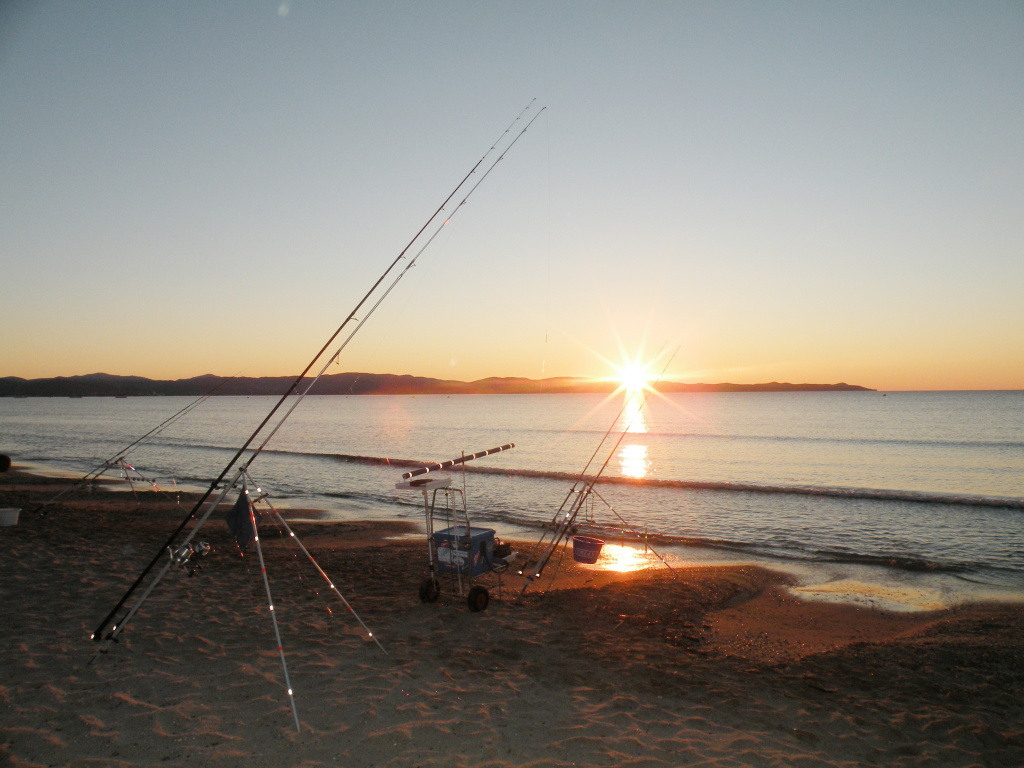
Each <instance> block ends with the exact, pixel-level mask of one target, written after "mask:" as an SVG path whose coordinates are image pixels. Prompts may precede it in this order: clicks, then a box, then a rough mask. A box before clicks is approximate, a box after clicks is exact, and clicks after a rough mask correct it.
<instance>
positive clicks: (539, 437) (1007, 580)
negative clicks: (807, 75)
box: [0, 391, 1024, 611]
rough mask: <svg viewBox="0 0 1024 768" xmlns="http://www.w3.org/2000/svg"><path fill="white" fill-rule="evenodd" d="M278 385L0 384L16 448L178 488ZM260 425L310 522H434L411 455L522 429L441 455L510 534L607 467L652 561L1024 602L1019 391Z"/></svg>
mask: <svg viewBox="0 0 1024 768" xmlns="http://www.w3.org/2000/svg"><path fill="white" fill-rule="evenodd" d="M277 400H278V399H277V398H269V397H209V398H206V399H200V400H197V399H193V398H177V397H129V398H101V397H85V398H52V397H50V398H0V453H5V454H7V455H9V456H11V458H12V460H13V461H14V462H15V463H16V464H19V465H25V466H28V467H29V468H31V469H34V470H36V471H41V472H48V473H53V474H58V475H60V476H62V477H67V478H68V479H69V482H70V481H71V480H72V479H74V478H76V477H81V476H83V475H85V474H86V473H88V472H90V471H94V470H96V469H97V468H101V467H104V466H105V464H106V463H107V462H113V463H114V466H113V467H112V468H110V469H109V470H107V471H106V472H105V477H107V478H109V479H111V480H113V481H115V482H116V483H118V484H119V485H120V487H123V488H124V489H125V490H126V491H129V490H131V488H133V487H134V488H138V487H145V488H149V487H156V488H159V489H160V490H162V491H164V492H165V493H166V495H167V499H168V504H175V503H178V502H177V501H176V491H179V490H198V489H202V490H205V489H206V488H207V487H209V485H210V484H211V482H212V481H213V480H214V479H215V478H217V477H218V476H219V475H220V474H221V472H222V471H223V470H224V469H225V467H226V466H227V465H228V463H229V462H230V461H232V459H233V457H235V456H236V455H237V454H238V451H239V448H240V447H241V446H243V445H245V444H246V442H247V441H248V440H249V439H250V437H251V436H252V435H253V434H254V433H256V432H257V429H258V428H259V425H260V424H261V423H262V422H263V421H264V419H265V418H266V417H267V415H268V414H269V413H270V412H271V409H272V408H273V407H274V405H275V403H277ZM292 406H295V407H294V410H290V409H291V408H292ZM289 411H290V413H289ZM286 413H288V414H289V415H288V418H287V419H286V420H285V421H284V422H283V423H281V424H280V425H279V426H278V422H279V420H280V418H281V416H282V415H284V414H286ZM275 427H278V428H277V429H276V431H273V430H274V428H275ZM140 438H143V439H141V440H140ZM264 442H265V446H264V447H262V449H261V451H260V453H259V455H258V456H256V457H255V458H254V459H253V460H252V463H251V464H250V465H249V473H250V477H251V478H252V479H253V480H254V482H257V483H258V484H259V486H260V488H261V491H262V492H263V493H265V494H267V496H268V499H269V501H270V502H271V503H273V504H274V505H275V506H276V507H278V508H280V509H285V510H291V514H292V516H293V517H296V518H297V519H307V520H311V521H312V520H315V521H317V522H320V523H323V524H327V525H329V524H331V523H332V522H336V521H345V520H352V519H370V520H392V519H399V520H416V521H422V520H423V515H424V510H423V495H422V494H421V493H420V492H418V491H415V490H407V489H400V488H397V487H396V485H398V484H399V483H400V481H401V480H402V475H403V473H406V472H409V471H412V470H413V469H416V468H418V467H421V466H427V465H429V464H430V463H434V462H438V463H440V462H445V461H449V460H452V459H461V458H462V457H464V456H467V455H471V454H474V453H479V452H482V451H486V450H489V449H491V448H495V447H498V446H502V445H508V444H514V446H515V447H514V448H511V449H508V450H505V451H501V452H498V453H495V454H492V455H488V456H484V457H481V458H477V459H473V460H468V461H465V462H463V463H461V464H459V465H456V466H455V467H453V468H452V470H449V471H447V472H445V474H446V475H447V476H449V477H450V478H451V483H452V485H454V486H456V487H458V488H460V489H462V490H463V492H464V493H465V498H466V500H467V510H468V513H469V515H470V517H471V522H472V525H474V526H483V527H488V528H493V529H495V531H497V532H498V535H499V537H501V536H506V537H510V538H514V539H517V540H524V539H525V540H529V539H530V538H531V537H533V536H537V537H540V536H541V535H542V534H543V531H544V530H545V526H548V527H549V526H550V524H551V523H552V522H553V521H554V520H555V519H556V517H557V516H558V515H559V514H564V512H563V513H560V512H559V510H560V509H563V510H564V509H565V508H567V506H568V504H569V503H571V501H572V499H573V498H574V495H573V494H574V490H573V489H574V488H579V487H581V484H580V483H579V482H578V481H579V478H580V477H581V476H589V477H595V476H597V477H598V481H597V482H596V483H595V484H594V486H593V490H594V492H593V493H592V494H591V495H590V496H589V498H588V501H587V503H586V504H585V505H584V506H583V508H582V509H581V511H580V514H579V516H578V517H577V522H578V523H579V524H580V526H581V532H582V533H587V534H588V535H594V536H597V537H599V538H601V539H602V540H604V541H606V542H607V543H608V545H609V546H612V545H615V546H619V547H627V548H631V549H636V550H638V551H642V552H643V553H644V557H643V558H640V560H641V561H643V562H650V563H653V565H651V566H650V567H656V568H662V567H664V568H668V569H671V570H672V571H673V572H678V570H679V569H680V568H685V567H688V566H693V565H714V564H737V563H753V564H758V565H764V566H767V567H770V568H774V569H778V570H782V571H785V572H786V573H788V574H790V575H791V577H792V578H793V580H794V591H795V592H797V593H799V594H801V595H803V596H805V597H807V598H809V599H824V600H838V601H844V602H852V603H855V604H860V605H864V606H867V607H874V608H884V609H890V610H908V611H910V610H930V609H934V608H940V607H949V606H955V605H959V604H963V603H967V602H973V601H978V600H993V599H994V600H1011V601H1022V600H1024V392H1021V391H1009V392H988V391H987V392H885V393H882V392H866V391H865V392H730V393H724V392H722V393H685V394H668V395H662V394H659V393H656V392H655V393H648V394H647V395H646V396H643V395H641V394H640V393H635V392H634V393H618V394H616V395H612V396H603V395H566V394H550V395H547V394H529V395H452V396H445V395H402V396H384V395H372V396H367V395H364V396H320V397H318V396H307V397H306V398H305V399H303V400H301V402H299V401H297V400H295V399H292V400H289V401H286V403H285V404H284V405H283V406H282V407H281V408H280V409H279V410H278V411H277V412H276V414H275V415H274V417H273V418H272V419H271V420H270V421H269V422H268V424H267V426H265V427H263V429H262V430H260V431H259V432H258V434H257V437H256V439H255V440H254V441H252V443H251V445H250V448H249V449H248V450H247V451H245V452H243V453H242V454H241V461H247V460H248V459H249V458H250V457H252V455H253V453H252V449H253V448H255V447H257V446H263V444H264ZM118 459H123V460H124V462H123V463H117V462H116V460H118ZM129 479H130V480H131V482H130V483H129ZM184 511H185V512H187V510H184ZM426 556H427V553H426V548H424V560H425V559H426ZM645 558H646V559H645Z"/></svg>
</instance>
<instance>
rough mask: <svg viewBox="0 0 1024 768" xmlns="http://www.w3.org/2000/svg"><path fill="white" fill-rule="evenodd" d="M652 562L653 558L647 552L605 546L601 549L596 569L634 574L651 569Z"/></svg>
mask: <svg viewBox="0 0 1024 768" xmlns="http://www.w3.org/2000/svg"><path fill="white" fill-rule="evenodd" d="M654 562H655V560H654V556H653V555H652V554H651V553H649V552H644V551H642V550H639V549H636V548H634V547H626V546H620V545H618V544H605V545H604V546H603V547H601V556H600V557H599V558H598V560H597V564H596V567H597V568H598V569H600V570H602V571H617V572H619V573H634V572H635V571H643V570H646V569H647V568H651V567H652V566H653V565H654Z"/></svg>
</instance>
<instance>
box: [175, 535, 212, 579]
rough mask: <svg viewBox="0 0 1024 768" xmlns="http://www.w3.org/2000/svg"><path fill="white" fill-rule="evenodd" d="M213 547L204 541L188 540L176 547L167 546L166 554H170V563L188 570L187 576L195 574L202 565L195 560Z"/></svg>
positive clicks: (201, 557) (206, 553)
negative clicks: (194, 541)
mask: <svg viewBox="0 0 1024 768" xmlns="http://www.w3.org/2000/svg"><path fill="white" fill-rule="evenodd" d="M212 551H213V548H212V547H211V546H210V545H209V544H208V543H207V542H205V541H199V542H196V543H195V544H193V543H192V542H189V543H187V544H182V545H181V546H180V547H178V548H177V549H171V548H170V547H168V548H167V554H168V555H170V558H171V565H176V566H178V567H179V568H181V569H182V570H183V571H187V572H188V576H189V578H192V577H193V576H195V575H196V571H198V570H199V569H200V568H202V566H201V565H200V564H199V563H198V562H197V561H199V560H202V559H203V558H204V557H206V556H207V555H208V554H210V552H212Z"/></svg>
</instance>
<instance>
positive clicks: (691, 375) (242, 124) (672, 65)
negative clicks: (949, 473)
mask: <svg viewBox="0 0 1024 768" xmlns="http://www.w3.org/2000/svg"><path fill="white" fill-rule="evenodd" d="M532 98H536V99H537V102H536V106H537V107H540V106H543V107H546V111H545V112H544V114H543V115H542V116H541V117H540V118H539V119H538V121H537V122H536V123H534V126H533V128H532V129H531V130H530V131H529V132H528V133H527V135H526V136H524V137H523V139H522V140H521V141H520V142H519V143H518V144H517V145H516V147H515V148H514V149H513V150H512V152H510V153H509V156H508V158H507V159H506V160H505V161H504V162H503V163H502V164H501V165H500V167H499V168H497V169H496V170H495V172H494V173H493V174H492V175H491V176H490V177H489V178H488V179H487V181H486V182H485V183H484V184H483V185H482V186H481V187H480V189H479V190H478V191H477V193H476V194H475V195H474V197H473V198H472V199H471V202H470V204H469V205H467V206H466V208H465V209H463V210H462V211H461V212H460V213H459V215H458V217H457V218H456V219H455V220H454V221H453V223H452V225H451V226H450V227H448V228H446V230H445V232H444V233H443V234H442V236H440V237H439V238H438V240H437V241H436V242H435V243H434V245H432V246H431V248H430V249H429V250H428V251H427V252H426V253H425V254H424V255H423V256H422V257H421V261H420V263H419V266H417V267H416V269H414V270H412V272H410V274H409V276H408V278H406V279H404V280H403V281H402V283H401V284H400V285H399V286H398V288H396V290H395V292H394V293H393V294H392V296H391V297H390V298H389V299H388V300H387V302H386V303H385V304H384V305H383V306H382V307H381V309H380V310H379V311H378V313H377V314H376V315H375V316H374V317H373V319H372V320H371V321H370V322H369V323H368V324H367V326H366V328H365V329H364V331H363V332H361V333H360V335H359V336H358V337H357V338H356V340H355V341H353V343H352V345H350V347H349V348H348V349H347V350H346V353H345V355H344V356H343V358H342V360H341V364H340V366H338V367H337V368H332V370H335V371H342V370H361V371H374V372H390V373H409V374H416V375H425V376H434V377H439V378H455V379H462V380H473V379H477V378H482V377H485V376H527V377H530V378H539V377H542V376H554V375H583V376H605V375H609V374H610V373H611V370H610V363H619V362H621V361H622V359H623V358H624V357H633V356H636V355H640V356H643V357H649V356H651V355H653V354H654V353H655V352H657V351H658V349H659V348H661V347H662V345H667V348H669V349H675V348H676V347H677V346H678V348H679V352H678V354H677V356H676V358H675V360H674V362H673V364H672V367H671V369H670V372H669V373H670V375H673V376H675V377H677V378H683V379H687V380H691V381H736V382H747V383H751V382H760V381H771V380H785V381H795V382H803V381H812V382H835V381H841V380H843V381H848V382H852V383H858V384H864V385H866V386H872V387H877V388H882V389H890V388H891V389H932V388H938V389H944V388H968V389H970V388H1024V3H1020V2H969V3H946V2H896V3H891V2H879V3H873V2H827V3H825V2H823V3H808V2H794V3H789V2H776V3H746V2H713V3H711V2H708V3H703V2H700V3H698V2H622V3H608V2H581V3H575V2H472V3H469V2H466V3H451V2H401V3H399V2H375V3H340V2H339V3H328V2H308V1H306V0H292V1H291V2H285V3H281V2H279V1H278V2H250V1H246V2H211V3H194V2H164V3H159V2H47V1H46V0H36V1H35V2H17V1H15V2H6V3H4V4H2V5H0V137H2V141H0V176H2V179H3V182H2V184H0V217H2V220H0V258H2V264H3V267H2V270H3V271H2V275H0V327H2V329H3V330H2V332H3V341H2V344H0V376H6V375H13V376H22V377H26V378H35V377H42V376H53V375H73V374H83V373H91V372H95V371H105V372H108V373H117V374H138V375H143V376H149V377H153V378H181V377H188V376H194V375H198V374H202V373H207V372H210V373H217V374H222V375H232V374H236V373H243V374H245V375H250V376H259V375H287V374H294V373H296V372H297V371H298V370H301V368H302V367H303V366H304V364H305V363H306V362H307V360H308V358H309V357H310V356H311V355H312V354H313V352H315V351H316V350H317V349H318V348H319V347H320V345H321V344H322V343H323V342H324V340H326V338H327V336H328V335H329V334H330V332H331V331H333V330H334V328H335V327H336V326H337V325H338V323H339V322H340V321H341V320H342V319H343V318H344V316H345V315H346V314H347V312H348V310H349V309H350V308H351V307H352V306H353V305H354V304H355V302H356V301H357V300H358V298H359V297H360V296H361V295H362V294H363V293H364V292H365V291H366V290H367V289H368V288H369V286H370V284H371V283H372V282H373V280H375V279H376V277H377V276H378V274H379V273H380V272H382V271H383V269H384V268H385V267H386V266H387V264H388V263H389V262H390V261H391V260H392V259H393V258H394V257H395V256H396V255H397V254H398V252H399V251H400V250H401V248H402V247H403V246H404V245H405V243H406V241H408V239H409V238H410V237H411V236H412V235H413V234H414V233H415V232H416V230H417V229H419V227H420V226H421V225H422V223H423V222H424V221H425V220H426V218H427V217H428V216H429V215H430V214H431V213H432V212H433V211H434V209H435V208H436V207H437V206H438V205H439V204H440V202H441V200H443V199H444V197H445V196H446V195H447V194H448V192H449V191H450V190H451V188H452V187H453V186H454V185H455V184H456V183H457V182H458V181H459V179H461V178H462V176H463V175H464V174H465V173H466V171H468V169H469V168H470V167H471V166H472V165H473V164H474V163H475V162H476V161H477V160H478V159H479V158H480V156H481V155H483V153H484V152H485V151H486V150H487V148H488V147H489V146H490V145H491V144H492V143H493V141H494V140H495V139H496V138H497V137H498V135H499V134H500V133H501V131H502V130H503V129H504V128H505V127H506V126H507V125H508V123H509V122H510V121H511V120H512V119H513V118H514V117H515V116H516V114H518V113H519V111H520V110H521V109H522V108H523V107H524V106H525V105H526V104H527V103H528V102H529V101H530V100H531V99H532Z"/></svg>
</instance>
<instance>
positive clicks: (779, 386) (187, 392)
mask: <svg viewBox="0 0 1024 768" xmlns="http://www.w3.org/2000/svg"><path fill="white" fill-rule="evenodd" d="M292 381H294V378H293V377H288V376H264V377H261V378H241V377H235V378H226V377H222V376H213V375H211V374H207V375H205V376H196V377H194V378H191V379H177V380H175V381H156V380H153V379H146V378H143V377H141V376H111V375H110V374H106V373H90V374H88V375H86V376H58V377H56V378H52V379H21V378H18V377H16V376H7V377H5V378H0V397H141V396H150V395H184V396H188V397H199V396H201V395H209V394H214V395H282V394H284V393H285V392H286V391H287V390H288V387H289V386H290V385H291V383H292ZM615 389H616V384H615V382H612V381H602V380H599V379H582V378H571V377H557V378H550V379H522V378H490V379H480V380H479V381H468V382H467V381H449V380H445V379H428V378H424V377H422V376H399V375H395V374H390V373H336V374H333V375H330V376H324V377H322V378H321V379H320V381H319V382H317V385H316V386H315V387H314V388H313V390H312V392H311V394H315V395H504V394H538V393H547V394H604V393H608V392H612V391H614V390H615ZM300 391H301V390H300ZM658 391H659V392H873V391H874V390H872V389H869V388H867V387H860V386H857V385H855V384H786V383H780V382H777V381H773V382H770V383H767V384H682V383H679V382H666V381H663V382H661V383H660V384H658Z"/></svg>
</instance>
